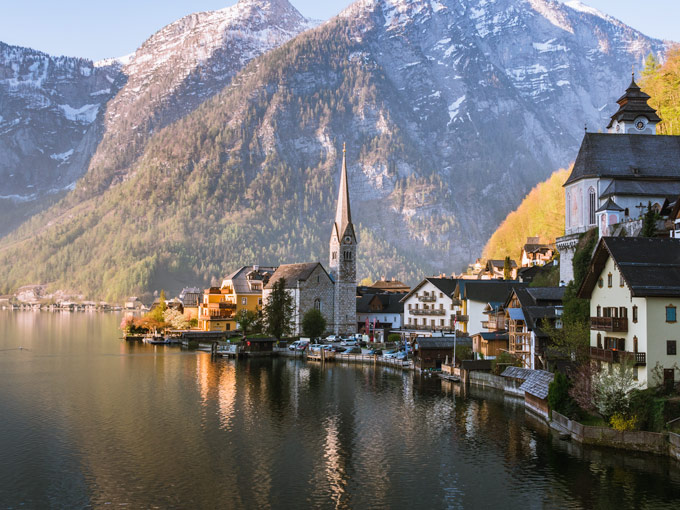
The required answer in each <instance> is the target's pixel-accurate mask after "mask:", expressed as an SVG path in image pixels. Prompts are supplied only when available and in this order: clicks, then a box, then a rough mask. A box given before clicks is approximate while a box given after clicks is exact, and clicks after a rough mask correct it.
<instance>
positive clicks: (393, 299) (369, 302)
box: [357, 293, 405, 313]
mask: <svg viewBox="0 0 680 510" xmlns="http://www.w3.org/2000/svg"><path fill="white" fill-rule="evenodd" d="M404 296H405V294H395V293H391V294H364V295H363V296H361V297H359V298H357V313H402V312H403V311H404V304H403V303H401V299H402V298H403V297H404ZM376 301H377V302H376ZM378 303H379V305H380V307H381V308H380V310H378V309H376V308H371V306H375V305H376V304H378Z"/></svg>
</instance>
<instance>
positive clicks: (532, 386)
mask: <svg viewBox="0 0 680 510" xmlns="http://www.w3.org/2000/svg"><path fill="white" fill-rule="evenodd" d="M530 372H531V373H530V374H529V376H528V377H527V378H526V379H525V381H524V382H523V383H522V386H520V387H519V389H520V391H524V392H526V393H528V394H529V395H532V396H534V397H537V398H540V399H546V398H548V389H549V387H550V383H551V382H552V381H553V379H554V378H555V374H552V373H550V372H546V371H545V370H530ZM503 374H505V372H503Z"/></svg>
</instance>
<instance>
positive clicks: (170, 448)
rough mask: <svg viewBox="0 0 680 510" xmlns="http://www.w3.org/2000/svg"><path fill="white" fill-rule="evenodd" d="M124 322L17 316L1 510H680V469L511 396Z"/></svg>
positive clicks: (6, 365) (11, 317)
mask: <svg viewBox="0 0 680 510" xmlns="http://www.w3.org/2000/svg"><path fill="white" fill-rule="evenodd" d="M120 320H121V316H120V315H119V314H94V313H92V314H89V313H78V314H68V313H47V312H43V313H37V312H4V311H0V420H1V421H0V508H85V507H88V508H113V507H116V508H119V507H127V508H191V509H193V508H269V507H273V508H359V509H364V508H427V509H429V508H504V509H505V508H508V509H512V508H521V509H527V508H616V509H619V510H621V509H624V508H649V509H662V508H673V509H678V508H680V465H678V464H676V463H673V461H671V460H670V459H668V458H664V457H655V456H649V455H633V454H630V453H623V452H619V451H616V450H608V449H597V448H587V447H581V446H580V445H578V444H577V443H572V442H565V441H559V440H558V439H557V438H556V437H554V436H551V435H550V434H549V433H548V432H547V431H546V430H545V426H543V425H542V424H541V423H540V422H539V421H537V420H535V419H533V418H532V417H531V416H529V415H527V414H526V413H525V411H524V408H523V406H522V405H521V402H518V401H517V400H515V399H511V398H508V397H503V396H502V395H499V394H498V393H496V392H484V391H479V390H475V389H474V388H472V389H471V390H470V392H469V394H468V395H465V396H463V395H461V394H460V388H459V386H458V385H454V384H452V383H447V382H442V381H439V380H438V379H428V378H425V379H422V378H420V377H418V376H416V375H414V374H412V373H406V372H401V371H397V370H394V369H389V368H380V367H377V368H376V367H373V366H362V365H349V366H348V365H331V364H327V365H326V367H321V366H320V365H319V364H314V363H312V362H310V363H305V362H302V361H300V360H294V359H273V360H272V359H269V360H253V361H240V362H235V361H232V360H214V361H213V360H211V359H210V356H209V355H208V354H205V353H200V352H189V351H182V350H181V349H180V348H178V347H169V346H148V345H140V344H127V343H125V342H124V341H122V340H121V339H120V332H119V330H118V329H117V326H118V324H119V323H120ZM19 347H23V349H21V350H19V349H18V348H19Z"/></svg>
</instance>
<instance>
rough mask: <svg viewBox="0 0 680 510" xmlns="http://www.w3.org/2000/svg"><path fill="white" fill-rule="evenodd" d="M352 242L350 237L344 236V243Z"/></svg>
mask: <svg viewBox="0 0 680 510" xmlns="http://www.w3.org/2000/svg"><path fill="white" fill-rule="evenodd" d="M351 242H352V238H351V237H350V236H345V244H349V243H351Z"/></svg>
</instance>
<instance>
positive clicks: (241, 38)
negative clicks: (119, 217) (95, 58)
mask: <svg viewBox="0 0 680 510" xmlns="http://www.w3.org/2000/svg"><path fill="white" fill-rule="evenodd" d="M315 24H316V22H313V21H310V20H307V19H306V18H304V17H303V16H302V15H301V14H300V13H299V12H298V11H297V10H295V8H294V7H292V6H291V5H290V3H288V2H287V1H286V0H241V1H240V2H238V3H237V4H236V5H233V6H231V7H227V8H225V9H221V10H218V11H212V12H199V13H195V14H191V15H188V16H185V17H184V18H181V19H180V20H178V21H175V22H174V23H171V24H170V25H168V26H166V27H164V28H162V29H161V30H159V31H158V32H157V33H156V34H154V35H152V36H151V37H150V38H149V39H148V40H147V41H146V42H144V43H143V44H142V45H141V47H140V48H139V49H138V50H137V51H136V52H135V53H134V54H132V55H127V56H125V57H122V58H117V59H107V60H103V61H100V62H96V63H94V64H93V63H92V62H91V61H89V60H85V59H78V58H64V57H51V56H49V55H46V54H44V53H41V52H38V51H34V50H31V49H27V48H17V47H12V46H7V45H4V44H1V43H0V212H3V213H5V214H6V215H13V216H12V221H9V222H5V223H4V224H3V225H1V226H0V235H1V234H3V233H6V232H7V231H9V230H10V229H11V228H13V227H14V226H16V224H17V223H18V222H19V221H21V220H23V219H24V218H25V216H26V215H28V214H31V213H33V212H36V211H39V210H40V209H41V208H43V207H44V206H45V205H48V204H49V203H50V202H51V200H49V198H50V197H51V196H54V195H55V194H56V195H57V196H61V194H63V193H59V192H62V191H64V190H69V189H73V188H74V187H75V182H76V180H77V179H79V178H80V177H82V176H83V174H85V172H86V171H87V169H88V166H91V167H92V169H91V173H92V174H94V175H96V176H97V182H98V185H103V183H104V182H106V183H108V182H110V181H111V179H113V178H114V176H115V175H116V174H119V175H120V174H125V172H126V170H127V169H128V168H129V167H130V165H131V164H132V162H133V161H134V159H135V158H136V157H137V156H138V155H139V153H140V152H141V151H142V150H143V148H144V145H145V143H146V141H147V140H148V138H149V136H151V134H152V133H154V132H155V131H157V130H158V129H161V128H162V127H164V126H165V125H167V124H169V123H171V122H173V121H175V120H177V119H178V118H181V117H182V116H184V115H186V114H187V113H189V112H191V111H193V110H194V109H195V108H196V106H198V105H199V104H200V103H201V102H203V101H204V100H205V99H207V98H209V97H211V96H213V95H214V94H216V93H217V92H218V91H219V90H221V89H222V88H223V87H224V86H225V85H227V84H228V83H229V80H230V79H231V77H232V76H234V74H236V73H237V72H238V71H239V70H240V69H241V68H242V67H243V66H244V65H245V64H246V63H248V62H249V61H250V60H252V59H253V58H255V57H257V56H259V55H261V54H263V53H265V52H267V51H269V50H270V49H272V48H275V47H277V46H279V45H280V44H282V43H284V42H285V41H287V40H289V39H290V38H292V37H294V36H295V35H297V34H299V33H300V32H301V31H303V30H305V29H307V28H310V27H312V26H314V25H315ZM93 155H94V158H93ZM45 199H48V200H45ZM19 210H20V211H21V214H17V211H19Z"/></svg>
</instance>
